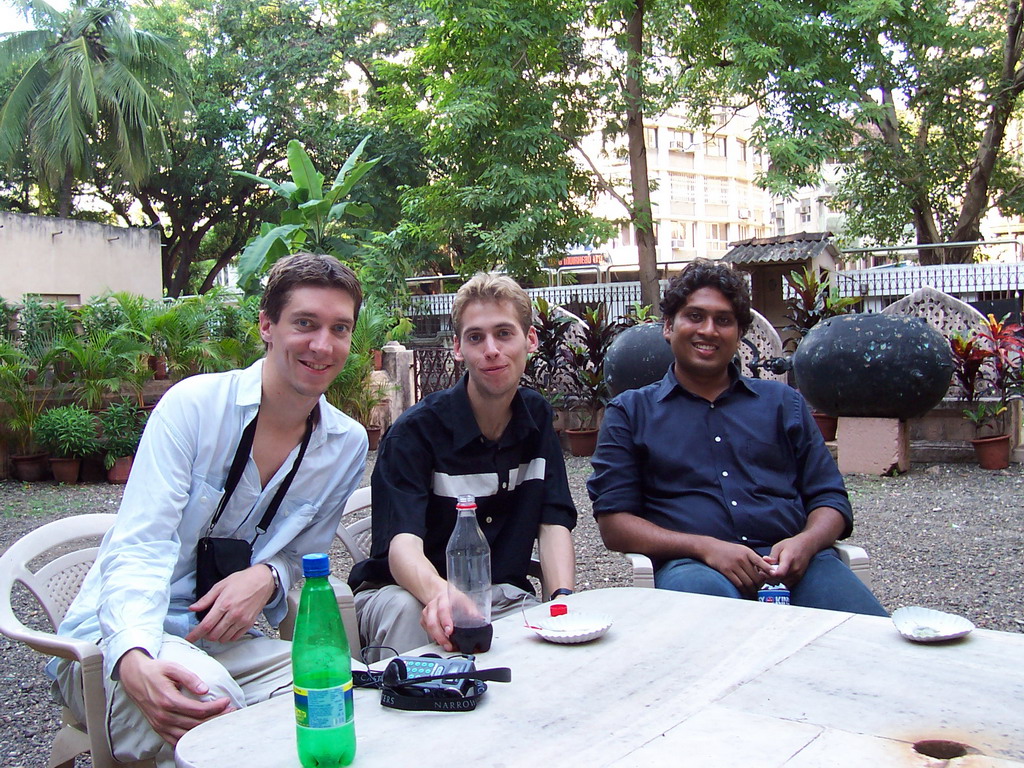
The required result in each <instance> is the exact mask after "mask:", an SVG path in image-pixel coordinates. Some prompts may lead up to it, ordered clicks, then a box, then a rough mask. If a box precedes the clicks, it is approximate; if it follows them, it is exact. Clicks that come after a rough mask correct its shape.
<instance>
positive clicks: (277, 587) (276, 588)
mask: <svg viewBox="0 0 1024 768" xmlns="http://www.w3.org/2000/svg"><path fill="white" fill-rule="evenodd" d="M264 565H265V566H267V568H269V569H270V575H271V577H272V578H273V579H274V594H272V595H271V596H270V603H272V602H274V601H275V600H276V599H277V595H278V593H279V592H280V591H281V574H279V573H278V572H277V568H275V567H274V566H272V565H271V564H270V563H264ZM270 603H267V605H270Z"/></svg>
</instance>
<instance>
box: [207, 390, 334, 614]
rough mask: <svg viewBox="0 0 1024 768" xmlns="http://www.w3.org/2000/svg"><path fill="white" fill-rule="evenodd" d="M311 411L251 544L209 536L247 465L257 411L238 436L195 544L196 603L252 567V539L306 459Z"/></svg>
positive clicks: (270, 518)
mask: <svg viewBox="0 0 1024 768" xmlns="http://www.w3.org/2000/svg"><path fill="white" fill-rule="evenodd" d="M315 411H316V409H315V408H314V409H313V411H311V412H310V414H309V416H308V417H307V418H306V434H305V435H304V436H303V438H302V445H300V446H299V454H298V456H296V457H295V463H294V464H292V468H291V471H290V472H288V476H287V477H285V479H284V481H283V482H282V483H281V487H280V488H278V489H277V493H275V494H274V498H273V499H272V500H271V502H270V505H269V506H268V507H267V511H266V512H264V513H263V519H261V520H260V522H259V524H258V525H257V526H256V537H255V538H253V540H252V541H246V540H245V539H226V538H215V537H213V536H211V535H210V534H211V533H213V529H214V527H215V526H216V525H217V521H218V520H220V516H221V515H222V514H223V512H224V508H225V507H226V506H227V504H228V501H229V500H230V499H231V495H232V494H233V493H234V492H235V488H236V487H237V486H238V481H239V480H241V478H242V472H243V471H244V470H245V465H246V463H247V462H248V461H249V454H250V453H251V452H252V441H253V438H254V437H255V436H256V420H257V419H258V418H259V417H260V414H259V411H257V412H256V415H255V416H254V417H253V419H252V421H250V422H249V424H248V425H247V426H246V428H245V430H244V431H243V432H242V437H241V439H240V440H239V441H238V448H237V449H235V457H234V459H232V461H231V469H229V470H228V478H227V481H226V482H225V483H224V495H223V496H221V499H220V504H218V505H217V511H216V512H215V513H214V515H213V519H212V520H211V521H210V527H209V528H208V529H207V531H206V535H205V536H204V537H203V538H201V539H200V540H199V542H198V544H197V547H196V600H199V599H200V598H201V597H203V595H205V594H206V593H207V592H209V591H210V590H211V589H212V588H213V585H214V584H216V583H217V582H219V581H222V580H223V579H225V578H227V577H228V576H230V575H231V574H232V573H237V572H238V571H243V570H245V569H246V568H248V567H249V566H250V565H252V546H253V544H255V543H256V539H257V538H259V536H260V534H263V533H266V532H267V529H268V528H269V527H270V523H271V522H272V521H273V519H274V515H276V514H277V509H278V507H280V506H281V502H282V501H283V500H284V496H285V494H286V493H288V488H289V487H290V486H291V484H292V480H293V479H294V478H295V473H296V472H298V471H299V465H300V464H301V463H302V457H303V456H305V455H306V446H308V445H309V438H310V435H312V433H313V413H314V412H315ZM208 612H209V610H206V611H200V612H199V613H198V616H199V620H200V621H202V620H203V619H205V618H206V614H207V613H208Z"/></svg>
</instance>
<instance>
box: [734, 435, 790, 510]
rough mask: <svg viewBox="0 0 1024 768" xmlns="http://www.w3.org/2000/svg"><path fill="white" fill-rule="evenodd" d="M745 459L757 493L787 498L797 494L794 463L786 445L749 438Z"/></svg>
mask: <svg viewBox="0 0 1024 768" xmlns="http://www.w3.org/2000/svg"><path fill="white" fill-rule="evenodd" d="M743 459H744V461H745V462H746V464H747V471H748V472H749V474H750V478H751V480H752V481H753V484H754V490H755V493H757V492H760V493H766V494H769V495H772V496H778V497H781V498H786V499H789V498H793V497H795V496H796V489H795V488H794V487H793V481H794V479H795V477H794V473H793V471H792V463H791V461H790V458H789V454H788V452H787V450H786V447H785V446H783V445H777V444H775V443H764V442H761V441H760V440H747V442H746V445H745V446H744V450H743Z"/></svg>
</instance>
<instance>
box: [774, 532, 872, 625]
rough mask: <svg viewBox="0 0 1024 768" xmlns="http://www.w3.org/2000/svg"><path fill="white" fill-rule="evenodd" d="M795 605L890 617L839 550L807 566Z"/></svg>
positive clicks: (794, 591)
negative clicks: (837, 552)
mask: <svg viewBox="0 0 1024 768" xmlns="http://www.w3.org/2000/svg"><path fill="white" fill-rule="evenodd" d="M790 599H791V600H792V602H793V604H794V605H800V606H804V607H807V608H824V609H826V610H832V611H849V612H850V613H862V614H866V615H869V616H888V615H889V614H888V612H887V611H886V610H885V608H884V607H883V606H882V604H881V603H880V602H878V598H876V597H875V596H874V594H873V593H872V592H871V590H870V589H868V587H867V585H866V584H864V582H863V581H861V580H860V579H859V578H858V577H857V574H855V573H854V572H853V571H851V570H850V569H849V568H848V567H847V566H846V564H845V563H843V561H842V560H840V559H839V557H838V555H836V553H835V551H834V550H832V549H826V550H823V551H822V552H819V553H818V554H817V555H815V556H814V557H813V558H811V561H810V563H808V565H807V571H806V572H805V573H804V577H803V578H802V579H801V580H800V583H799V584H797V585H795V586H794V587H793V589H792V591H791V594H790Z"/></svg>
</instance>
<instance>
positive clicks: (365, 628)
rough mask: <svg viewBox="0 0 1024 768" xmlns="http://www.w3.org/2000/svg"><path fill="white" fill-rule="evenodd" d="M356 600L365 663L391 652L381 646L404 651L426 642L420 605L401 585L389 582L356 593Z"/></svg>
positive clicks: (396, 651)
mask: <svg viewBox="0 0 1024 768" xmlns="http://www.w3.org/2000/svg"><path fill="white" fill-rule="evenodd" d="M355 602H356V617H357V619H358V623H359V639H360V641H361V642H362V644H363V649H364V650H363V656H364V659H365V661H367V662H368V663H369V662H373V661H378V660H380V659H382V658H386V657H387V656H390V655H392V654H390V653H387V652H386V651H384V650H382V649H379V647H381V646H384V647H387V648H391V649H393V650H394V651H395V653H405V651H408V650H411V649H413V648H416V647H417V646H420V645H424V644H425V643H427V642H428V638H427V633H426V632H425V631H424V630H423V627H422V626H420V616H421V615H422V613H423V604H422V603H421V602H420V601H419V600H417V599H416V598H415V597H414V596H413V595H412V594H411V593H409V592H407V591H406V590H404V589H402V588H401V587H399V586H397V585H394V584H390V585H388V586H385V587H381V588H380V589H370V590H364V591H362V592H357V593H356V595H355ZM375 647H376V648H378V650H374V648H375Z"/></svg>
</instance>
